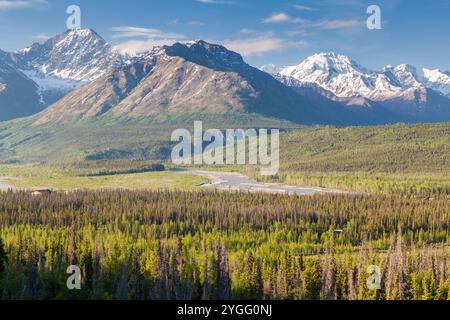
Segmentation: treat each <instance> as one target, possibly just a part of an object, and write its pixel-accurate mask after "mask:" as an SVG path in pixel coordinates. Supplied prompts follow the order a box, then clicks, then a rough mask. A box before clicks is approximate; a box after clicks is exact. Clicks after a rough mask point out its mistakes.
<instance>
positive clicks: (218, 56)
mask: <svg viewBox="0 0 450 320" xmlns="http://www.w3.org/2000/svg"><path fill="white" fill-rule="evenodd" d="M202 112H204V113H221V114H223V113H228V112H238V113H239V112H246V113H257V114H260V115H263V116H271V117H278V118H282V119H288V120H291V121H295V122H299V123H327V122H330V123H331V121H332V120H331V119H326V118H325V117H323V114H322V113H321V112H320V110H318V109H316V108H315V107H314V106H313V105H312V104H311V102H310V101H309V100H308V99H307V98H305V97H302V96H301V95H299V94H298V93H297V92H295V91H294V90H292V89H290V88H288V87H286V86H285V85H283V84H282V83H280V82H278V81H276V80H275V79H274V78H273V77H272V76H270V75H269V74H267V73H264V72H262V71H260V70H258V69H256V68H253V67H251V66H249V65H248V64H246V63H245V62H244V61H243V59H242V57H241V56H240V55H239V54H237V53H234V52H231V51H229V50H227V49H225V48H224V47H222V46H219V45H212V44H209V43H206V42H204V41H197V42H189V43H187V44H179V43H177V44H175V45H173V46H165V47H159V48H155V49H153V50H152V51H151V52H149V53H146V54H143V55H140V56H138V57H136V58H135V59H133V61H131V62H130V63H128V64H125V65H123V66H121V67H119V68H116V69H115V70H113V71H112V72H109V73H107V74H105V75H104V76H102V77H101V78H99V79H97V80H95V81H93V82H91V83H89V84H87V85H84V86H83V87H80V88H79V89H77V90H75V91H73V92H71V93H70V94H68V95H67V96H66V97H64V98H63V99H61V100H60V101H58V102H57V103H56V104H54V105H52V106H51V107H50V108H48V109H47V110H45V111H44V112H42V113H41V114H39V115H38V116H37V123H38V124H42V123H46V122H53V121H64V120H71V119H80V118H91V117H98V116H102V115H105V116H113V117H118V116H121V117H123V116H125V117H131V118H137V117H151V116H155V115H157V114H161V113H163V114H180V113H184V114H186V113H188V114H189V113H202ZM336 121H339V119H337V120H336Z"/></svg>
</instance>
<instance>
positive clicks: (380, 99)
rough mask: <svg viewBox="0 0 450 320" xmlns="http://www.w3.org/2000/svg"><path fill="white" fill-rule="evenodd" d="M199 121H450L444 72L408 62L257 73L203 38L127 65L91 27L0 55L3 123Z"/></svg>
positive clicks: (337, 62)
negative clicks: (187, 117) (194, 117)
mask: <svg viewBox="0 0 450 320" xmlns="http://www.w3.org/2000/svg"><path fill="white" fill-rule="evenodd" d="M202 113H208V114H211V113H212V114H227V113H236V114H244V113H245V114H258V115H261V116H264V117H269V118H279V119H283V120H288V121H291V122H293V123H300V124H336V125H347V124H351V125H365V124H384V123H395V122H434V121H450V74H449V73H446V72H442V71H439V70H429V69H423V70H421V71H420V72H419V71H418V70H417V69H416V68H414V67H413V66H410V65H406V64H405V65H399V66H397V67H391V66H388V67H386V68H384V69H383V70H381V71H372V70H368V69H366V68H364V67H362V66H360V65H359V64H358V63H356V62H354V61H353V60H351V59H350V58H349V57H346V56H343V55H338V54H335V53H321V54H316V55H313V56H311V57H308V58H306V59H305V60H304V61H303V62H301V63H300V64H299V65H296V66H290V67H285V68H281V69H279V68H277V67H276V66H275V65H267V66H264V67H263V68H261V69H257V68H254V67H252V66H250V65H248V64H247V63H246V62H245V61H244V60H243V58H242V57H241V56H240V55H239V54H237V53H235V52H232V51H230V50H228V49H226V48H225V47H223V46H221V45H215V44H210V43H207V42H205V41H201V40H199V41H190V42H187V43H176V44H174V45H172V46H162V47H155V48H153V49H152V50H151V51H149V52H145V53H142V54H139V55H136V56H133V57H129V56H124V55H121V54H120V53H118V52H117V51H116V50H115V49H114V47H113V46H112V45H110V44H108V43H107V42H106V41H105V40H104V39H103V38H102V37H101V36H100V35H98V34H97V33H96V32H95V31H93V30H91V29H82V30H70V31H66V32H64V33H62V34H60V35H57V36H55V37H53V38H51V39H49V40H47V41H46V42H45V43H43V44H39V43H36V44H33V45H32V46H30V47H28V48H25V49H22V50H20V51H18V52H14V53H8V52H4V51H0V120H10V119H15V118H18V117H24V116H32V118H31V119H32V123H33V124H35V125H41V124H46V123H54V122H70V121H72V120H79V119H97V118H99V117H109V118H145V117H147V118H148V117H150V118H151V117H155V116H158V115H161V114H165V115H178V114H202Z"/></svg>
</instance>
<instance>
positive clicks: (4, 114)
mask: <svg viewBox="0 0 450 320" xmlns="http://www.w3.org/2000/svg"><path fill="white" fill-rule="evenodd" d="M40 110H42V103H41V99H40V96H39V94H38V86H37V85H36V83H34V82H33V81H32V80H31V79H29V78H28V77H26V76H25V75H24V74H23V73H22V72H20V71H18V70H17V69H15V68H14V67H12V66H11V65H10V64H9V63H7V62H5V60H2V58H1V57H0V120H11V119H15V118H19V117H24V116H28V115H30V113H31V114H32V113H36V112H39V111H40Z"/></svg>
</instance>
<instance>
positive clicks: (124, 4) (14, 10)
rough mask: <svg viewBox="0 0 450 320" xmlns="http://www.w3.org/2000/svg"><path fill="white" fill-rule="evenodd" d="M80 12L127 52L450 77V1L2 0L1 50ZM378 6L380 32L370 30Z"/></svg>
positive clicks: (41, 35) (49, 32)
mask: <svg viewBox="0 0 450 320" xmlns="http://www.w3.org/2000/svg"><path fill="white" fill-rule="evenodd" d="M71 4H77V5H79V6H80V7H81V10H82V27H83V28H92V29H94V30H96V31H97V32H98V33H99V34H100V35H102V36H103V37H104V38H105V39H106V40H107V41H109V42H111V43H114V44H116V45H118V47H119V48H120V49H121V50H124V51H136V50H144V49H146V48H149V47H151V46H152V45H158V44H166V43H170V42H175V41H184V40H190V39H204V40H207V41H211V42H215V43H221V44H224V45H226V46H227V47H229V48H231V49H233V50H236V51H238V52H240V53H241V54H243V55H244V58H245V60H246V61H247V62H249V63H250V64H252V65H255V66H261V65H263V64H266V63H274V64H277V65H280V66H283V65H292V64H297V63H299V62H300V61H301V60H302V59H303V58H305V57H307V56H309V55H311V54H314V53H318V52H328V51H334V52H338V53H342V54H346V55H349V56H350V57H352V58H353V59H354V60H356V61H358V62H359V63H360V64H362V65H364V66H366V67H369V68H372V69H380V68H382V67H383V66H385V65H386V64H392V65H397V64H400V63H410V64H413V65H416V66H417V67H428V68H440V69H443V70H450V1H448V0H428V1H424V0H385V1H381V0H371V1H365V0H164V1H156V0H151V1H149V0H127V1H119V0H78V1H75V0H69V1H66V0H0V49H3V50H9V51H13V50H18V49H20V48H23V47H26V46H28V45H30V44H31V43H33V42H42V41H43V40H44V39H46V38H47V37H49V36H53V35H55V34H57V33H60V32H63V31H65V28H66V27H65V26H66V19H67V16H68V15H67V14H66V8H67V7H68V6H69V5H71ZM371 4H376V5H379V6H380V8H381V10H382V30H368V29H367V27H366V19H367V18H368V14H367V13H366V10H367V7H368V6H369V5H371Z"/></svg>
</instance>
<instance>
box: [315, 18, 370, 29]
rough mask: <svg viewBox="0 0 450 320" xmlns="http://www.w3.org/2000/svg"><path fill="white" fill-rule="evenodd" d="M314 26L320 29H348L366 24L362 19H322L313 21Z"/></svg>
mask: <svg viewBox="0 0 450 320" xmlns="http://www.w3.org/2000/svg"><path fill="white" fill-rule="evenodd" d="M311 25H312V26H313V27H316V28H319V29H348V28H354V27H359V26H363V25H365V21H362V20H356V19H355V20H322V21H317V22H313V23H312V24H311Z"/></svg>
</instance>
